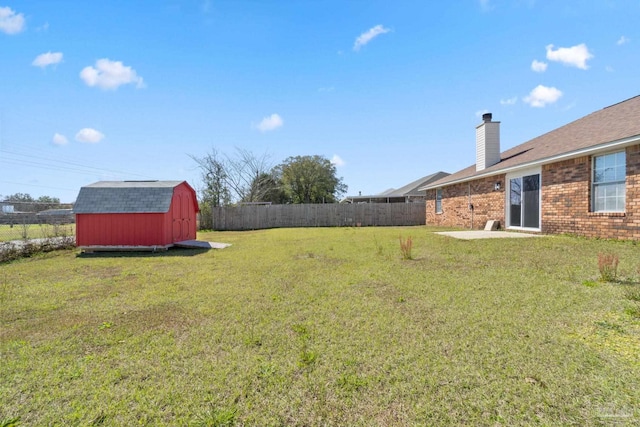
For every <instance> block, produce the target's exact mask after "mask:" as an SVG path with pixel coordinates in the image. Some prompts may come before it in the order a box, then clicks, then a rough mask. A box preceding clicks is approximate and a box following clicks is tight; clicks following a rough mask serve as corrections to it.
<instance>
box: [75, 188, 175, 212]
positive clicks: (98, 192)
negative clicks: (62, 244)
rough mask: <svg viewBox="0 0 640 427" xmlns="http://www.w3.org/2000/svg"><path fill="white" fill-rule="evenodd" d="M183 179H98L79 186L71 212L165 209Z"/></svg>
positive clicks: (163, 210)
mask: <svg viewBox="0 0 640 427" xmlns="http://www.w3.org/2000/svg"><path fill="white" fill-rule="evenodd" d="M183 182H185V181H98V182H95V183H93V184H90V185H87V186H84V187H82V188H80V193H79V194H78V198H77V200H76V203H75V204H74V205H73V212H74V213H76V214H78V213H165V212H168V211H169V208H170V206H171V199H172V197H173V189H174V188H175V187H177V186H178V185H180V184H182V183H183Z"/></svg>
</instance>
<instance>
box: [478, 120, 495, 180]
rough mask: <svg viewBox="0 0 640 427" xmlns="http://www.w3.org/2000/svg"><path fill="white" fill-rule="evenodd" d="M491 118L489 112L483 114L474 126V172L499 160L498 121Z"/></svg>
mask: <svg viewBox="0 0 640 427" xmlns="http://www.w3.org/2000/svg"><path fill="white" fill-rule="evenodd" d="M491 118H492V115H491V113H485V114H483V115H482V123H480V124H479V125H478V126H477V127H476V172H479V171H481V170H485V169H486V168H488V167H491V166H493V165H495V164H497V163H499V162H500V122H493V121H491Z"/></svg>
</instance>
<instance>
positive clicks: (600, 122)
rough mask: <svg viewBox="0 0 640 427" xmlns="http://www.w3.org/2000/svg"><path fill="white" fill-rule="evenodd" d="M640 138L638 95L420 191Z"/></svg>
mask: <svg viewBox="0 0 640 427" xmlns="http://www.w3.org/2000/svg"><path fill="white" fill-rule="evenodd" d="M636 139H640V96H635V97H633V98H630V99H628V100H626V101H622V102H620V103H618V104H614V105H611V106H609V107H606V108H603V109H602V110H599V111H596V112H594V113H591V114H589V115H587V116H585V117H583V118H581V119H578V120H576V121H574V122H571V123H569V124H566V125H564V126H562V127H559V128H558V129H555V130H552V131H551V132H548V133H546V134H544V135H541V136H539V137H537V138H534V139H532V140H530V141H528V142H525V143H523V144H520V145H518V146H515V147H513V148H511V149H509V150H507V151H504V152H502V153H501V154H500V162H499V163H497V164H495V165H493V166H491V167H488V168H486V169H484V170H482V171H480V172H477V171H476V165H471V166H469V167H468V168H466V169H463V170H461V171H458V172H456V173H454V174H452V175H449V176H447V177H446V178H443V179H440V180H438V181H436V182H433V183H430V184H428V185H426V186H424V187H422V188H421V189H420V190H428V189H432V188H437V187H442V186H444V185H450V184H454V183H457V182H465V181H469V180H471V179H476V178H480V177H483V176H491V175H495V174H498V173H504V172H505V171H507V170H510V169H516V168H520V167H526V166H535V165H540V164H544V163H548V162H550V161H557V160H560V159H561V158H570V157H576V156H579V155H584V154H586V153H588V152H593V151H596V150H599V149H604V148H607V147H611V146H614V145H624V144H629V143H632V142H634V141H635V140H636Z"/></svg>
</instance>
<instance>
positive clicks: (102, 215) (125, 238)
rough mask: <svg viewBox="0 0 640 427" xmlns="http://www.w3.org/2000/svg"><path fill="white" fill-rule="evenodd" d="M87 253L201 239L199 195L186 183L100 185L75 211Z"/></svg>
mask: <svg viewBox="0 0 640 427" xmlns="http://www.w3.org/2000/svg"><path fill="white" fill-rule="evenodd" d="M73 211H74V213H75V216H76V245H77V246H79V247H81V248H84V249H92V250H97V249H109V248H123V249H130V248H133V249H143V248H145V249H147V248H148V249H159V248H168V247H170V246H173V244H174V243H176V242H180V241H183V240H191V239H195V238H196V214H197V212H198V202H197V199H196V192H195V191H194V189H193V188H192V187H191V186H190V185H189V184H188V183H187V182H186V181H99V182H96V183H94V184H91V185H87V186H85V187H82V188H81V189H80V193H79V194H78V198H77V200H76V203H75V205H74V207H73Z"/></svg>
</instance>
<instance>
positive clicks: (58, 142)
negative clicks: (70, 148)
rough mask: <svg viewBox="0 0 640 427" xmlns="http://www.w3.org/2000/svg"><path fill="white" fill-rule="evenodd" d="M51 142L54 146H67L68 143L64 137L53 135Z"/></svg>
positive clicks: (57, 134)
mask: <svg viewBox="0 0 640 427" xmlns="http://www.w3.org/2000/svg"><path fill="white" fill-rule="evenodd" d="M51 142H53V143H54V144H55V145H67V144H68V143H69V140H68V139H67V137H66V136H64V135H60V134H59V133H54V134H53V138H51Z"/></svg>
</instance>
